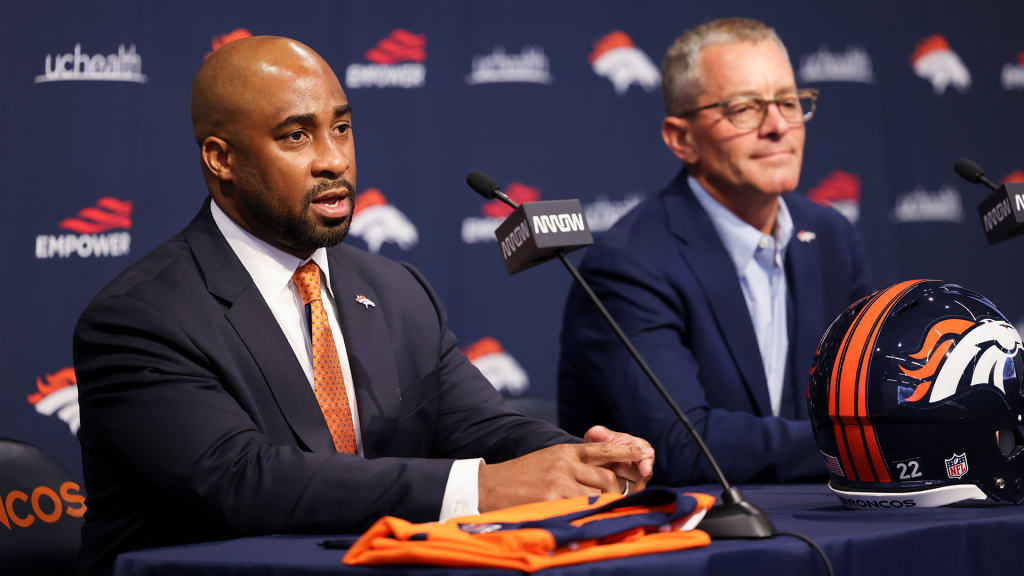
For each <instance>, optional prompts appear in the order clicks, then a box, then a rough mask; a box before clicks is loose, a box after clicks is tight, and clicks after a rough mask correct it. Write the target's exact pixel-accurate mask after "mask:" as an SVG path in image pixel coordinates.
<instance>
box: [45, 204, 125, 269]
mask: <svg viewBox="0 0 1024 576" xmlns="http://www.w3.org/2000/svg"><path fill="white" fill-rule="evenodd" d="M131 227H132V203H131V201H127V200H118V199H117V198H112V197H110V196H105V197H103V198H100V199H99V200H97V201H96V205H95V206H89V207H86V208H82V209H81V210H79V211H78V215H77V216H75V217H72V218H66V219H64V220H62V221H61V223H60V229H61V230H66V231H68V232H70V233H68V234H40V235H38V236H36V258H37V259H39V260H45V259H48V258H68V257H70V256H78V257H79V258H100V257H118V256H125V255H127V254H128V250H129V249H130V248H131V242H132V237H131V234H130V233H129V232H126V231H114V230H118V229H123V230H130V229H131Z"/></svg>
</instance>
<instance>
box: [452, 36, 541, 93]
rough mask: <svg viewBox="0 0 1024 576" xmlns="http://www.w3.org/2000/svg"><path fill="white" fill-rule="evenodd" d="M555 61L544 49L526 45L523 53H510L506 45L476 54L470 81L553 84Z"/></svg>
mask: <svg viewBox="0 0 1024 576" xmlns="http://www.w3.org/2000/svg"><path fill="white" fill-rule="evenodd" d="M553 81H554V79H553V78H552V76H551V63H550V62H549V60H548V57H547V55H546V54H544V49H543V48H541V47H539V46H526V47H524V48H523V49H522V51H521V52H519V53H518V54H517V53H507V52H505V48H504V47H502V46H496V47H495V48H494V50H493V51H492V52H491V53H490V54H487V55H484V56H474V57H473V68H472V71H471V72H470V73H469V75H468V76H466V84H469V85H470V86H473V85H477V84H494V83H498V82H521V83H529V84H551V83H552V82H553Z"/></svg>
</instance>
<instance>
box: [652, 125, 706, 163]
mask: <svg viewBox="0 0 1024 576" xmlns="http://www.w3.org/2000/svg"><path fill="white" fill-rule="evenodd" d="M661 139H662V140H664V141H665V146H668V149H669V150H671V151H672V153H673V154H675V155H676V156H678V157H679V159H680V160H682V161H683V162H685V163H687V164H690V165H692V164H696V163H697V160H699V155H698V154H697V149H696V147H694V144H693V131H692V125H691V123H690V121H689V120H687V119H686V118H679V117H677V116H666V117H665V119H664V120H662V122H661Z"/></svg>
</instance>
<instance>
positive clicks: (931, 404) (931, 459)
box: [808, 280, 1024, 508]
mask: <svg viewBox="0 0 1024 576" xmlns="http://www.w3.org/2000/svg"><path fill="white" fill-rule="evenodd" d="M1022 376H1024V346H1022V344H1021V338H1020V335H1019V333H1018V332H1017V331H1016V330H1015V329H1014V328H1013V326H1012V325H1010V323H1009V322H1007V320H1006V318H1005V317H1004V316H1003V314H1002V313H1001V312H999V310H998V309H997V308H996V307H995V305H994V304H993V303H992V302H991V301H989V300H988V299H987V298H985V297H984V296H982V295H980V294H978V293H976V292H973V291H971V290H967V289H965V288H962V287H960V286H957V285H955V284H949V283H945V282H940V281H936V280H911V281H908V282H902V283H899V284H896V285H893V286H891V287H889V288H887V289H885V290H880V291H878V292H876V293H874V294H872V295H871V296H868V297H866V298H864V299H862V300H860V301H858V302H856V303H854V304H853V305H851V306H850V307H849V308H847V309H846V311H844V312H843V313H842V314H840V315H839V317H838V318H836V320H835V321H834V322H833V323H832V325H831V326H829V328H828V330H827V331H826V332H825V335H824V336H823V337H822V340H821V343H820V344H819V346H818V351H817V354H816V356H815V360H814V365H813V366H812V368H811V375H810V380H809V383H808V408H809V410H810V416H811V423H812V425H813V426H814V433H815V438H816V439H817V443H818V449H819V450H820V451H821V452H822V454H823V456H824V458H825V462H826V467H827V468H828V470H829V473H830V476H831V480H830V481H829V487H830V488H831V489H832V490H833V491H834V492H836V494H837V495H839V497H840V499H841V500H842V502H843V503H844V504H846V505H848V506H854V507H859V508H864V507H884V508H896V507H893V506H888V505H886V504H887V503H891V502H894V501H899V502H901V503H902V505H901V506H899V507H898V508H906V507H911V506H941V505H944V504H950V503H953V502H958V501H962V500H985V499H992V500H1002V501H1010V502H1015V503H1021V502H1024V432H1022V430H1021V428H1020V426H1021V425H1022V420H1024V396H1022V394H1024V382H1022V380H1021V378H1022Z"/></svg>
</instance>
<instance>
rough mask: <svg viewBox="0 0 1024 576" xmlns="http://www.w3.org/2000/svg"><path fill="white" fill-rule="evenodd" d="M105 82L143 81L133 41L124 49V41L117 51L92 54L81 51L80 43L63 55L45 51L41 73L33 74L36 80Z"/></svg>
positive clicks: (140, 64)
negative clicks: (114, 52) (105, 53)
mask: <svg viewBox="0 0 1024 576" xmlns="http://www.w3.org/2000/svg"><path fill="white" fill-rule="evenodd" d="M76 80H77V81H82V80H86V81H107V82H135V83H137V84H145V83H146V75H145V74H143V73H142V56H139V54H138V52H136V51H135V44H131V45H130V46H128V48H127V49H126V48H125V47H124V44H121V45H120V46H118V47H117V54H107V55H106V56H104V55H103V54H93V55H91V56H90V55H89V54H86V53H83V52H82V45H81V44H75V48H74V50H72V51H71V52H67V53H65V54H47V55H46V58H45V59H44V60H43V73H42V74H40V75H38V76H36V78H35V83H36V84H41V83H43V82H70V81H76Z"/></svg>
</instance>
